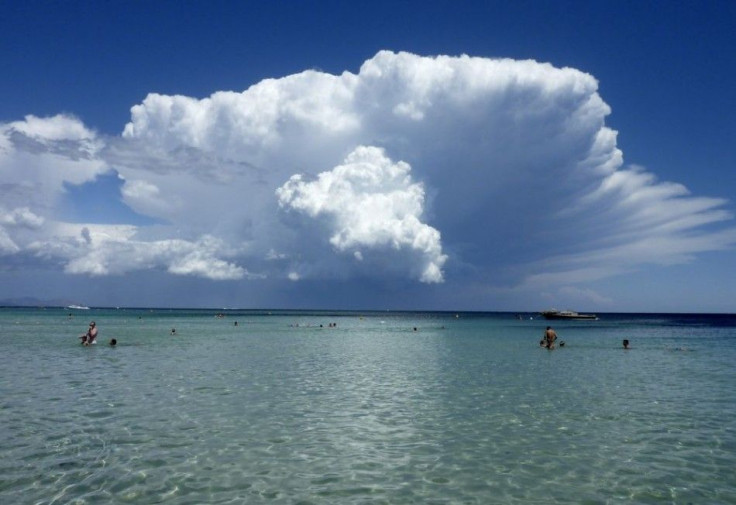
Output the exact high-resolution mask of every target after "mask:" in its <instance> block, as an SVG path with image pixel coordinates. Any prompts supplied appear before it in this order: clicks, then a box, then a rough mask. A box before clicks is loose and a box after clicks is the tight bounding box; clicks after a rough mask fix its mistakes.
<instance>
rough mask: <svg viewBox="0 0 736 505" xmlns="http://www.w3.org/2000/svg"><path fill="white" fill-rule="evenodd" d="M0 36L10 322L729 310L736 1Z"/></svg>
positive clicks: (60, 14)
mask: <svg viewBox="0 0 736 505" xmlns="http://www.w3.org/2000/svg"><path fill="white" fill-rule="evenodd" d="M2 11H3V16H2V17H1V18H0V56H1V58H0V61H1V62H2V68H3V71H2V78H0V92H1V93H2V95H3V100H2V102H0V195H2V197H1V198H0V300H3V299H12V298H18V297H35V298H39V299H64V300H69V301H70V302H76V303H84V304H88V305H113V306H114V305H126V306H136V305H139V306H206V307H256V308H260V307H273V308H281V307H285V308H289V307H295V308H307V307H309V308H355V309H445V310H512V311H521V310H541V309H544V308H547V307H551V306H555V307H558V308H567V307H572V308H577V309H579V310H595V311H618V310H620V311H673V312H683V311H698V312H709V311H712V312H734V311H736V302H735V301H734V300H736V285H734V283H733V282H732V278H733V273H734V272H736V254H735V253H734V246H736V231H735V230H736V224H735V223H734V212H735V211H736V205H735V203H734V202H736V189H735V188H736V176H735V175H734V173H735V171H734V162H735V161H736V157H734V155H733V151H732V146H733V144H734V140H736V121H734V120H733V116H732V114H733V111H734V110H736V95H734V93H733V91H732V88H733V82H734V79H735V78H736V63H734V61H733V58H732V56H731V55H732V53H733V51H734V49H736V34H735V33H734V32H735V30H733V25H734V20H736V5H735V4H734V3H733V2H677V3H675V2H667V3H664V2H620V1H618V2H606V1H601V2H542V1H534V2H523V1H521V2H396V1H394V2H381V1H378V2H376V1H372V2H166V1H159V2H34V1H30V2H23V3H20V2H16V3H6V4H5V5H3V7H2ZM463 55H466V56H463Z"/></svg>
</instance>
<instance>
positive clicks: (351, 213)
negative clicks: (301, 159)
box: [276, 146, 447, 282]
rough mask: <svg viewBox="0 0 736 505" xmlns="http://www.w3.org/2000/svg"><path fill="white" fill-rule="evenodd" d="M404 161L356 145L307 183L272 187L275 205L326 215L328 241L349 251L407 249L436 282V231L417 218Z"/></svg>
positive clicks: (418, 190)
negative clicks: (336, 163)
mask: <svg viewBox="0 0 736 505" xmlns="http://www.w3.org/2000/svg"><path fill="white" fill-rule="evenodd" d="M410 171H411V167H409V165H408V164H407V163H404V162H398V163H393V162H392V161H391V160H390V159H389V158H388V157H386V155H385V153H384V152H383V150H382V149H379V148H376V147H366V146H359V147H358V148H356V149H355V151H353V152H352V153H350V154H349V155H348V156H347V158H346V159H345V161H344V163H343V164H342V165H339V166H337V167H335V168H334V169H333V170H331V171H329V172H322V173H320V174H319V175H318V177H317V179H316V180H314V181H312V182H305V181H303V180H302V176H300V175H294V176H292V177H291V179H290V180H289V181H288V182H287V183H286V184H284V185H283V186H281V187H280V188H278V189H277V190H276V194H277V195H278V197H279V204H280V205H282V206H283V207H287V208H291V209H295V210H298V211H301V212H304V213H305V214H307V215H309V216H311V217H314V218H319V217H323V216H324V217H326V218H327V220H328V227H329V229H330V234H331V236H330V243H331V244H332V245H333V246H334V247H335V248H336V249H337V250H338V251H352V252H353V256H354V257H356V259H358V260H360V261H362V260H363V259H364V253H363V252H362V251H361V250H360V249H361V248H372V249H383V248H386V247H390V248H393V249H395V250H404V249H406V250H408V251H410V252H415V253H417V256H418V259H419V264H420V265H421V267H420V272H419V278H420V280H422V281H423V282H442V280H443V279H442V270H441V269H442V265H443V264H444V263H445V261H446V260H447V256H446V255H444V254H442V245H441V243H440V233H439V232H438V231H437V230H435V229H434V228H432V227H431V226H428V225H427V224H425V223H422V222H421V219H420V218H421V216H422V213H423V212H424V188H423V187H422V185H421V184H418V183H414V182H412V179H411V175H410Z"/></svg>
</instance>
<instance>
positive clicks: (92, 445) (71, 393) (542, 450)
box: [0, 308, 736, 505]
mask: <svg viewBox="0 0 736 505" xmlns="http://www.w3.org/2000/svg"><path fill="white" fill-rule="evenodd" d="M599 317H600V318H599V320H597V321H545V320H544V319H542V318H541V316H540V315H539V314H536V313H522V314H516V313H478V312H474V313H467V312H394V311H385V312H342V311H283V310H273V311H271V310H218V309H213V310H203V309H198V310H182V309H148V308H146V309H126V308H119V309H118V308H92V309H89V310H80V309H69V308H0V503H2V504H97V503H100V504H102V503H104V504H110V503H112V504H116V503H120V504H124V503H135V504H154V503H155V504H158V503H161V504H241V503H242V504H266V503H268V504H295V505H296V504H301V505H306V504H550V503H565V504H570V503H576V504H577V503H579V504H612V503H615V504H619V503H621V504H728V503H730V504H734V503H736V315H702V314H701V315H699V314H599ZM92 320H94V321H95V322H96V323H97V327H98V328H99V335H98V343H97V344H96V345H92V346H88V347H85V346H82V345H80V341H79V335H80V334H82V333H84V332H85V331H86V329H87V327H88V324H89V322H90V321H92ZM547 325H551V326H553V327H554V329H555V330H556V331H557V333H558V336H559V337H558V342H560V341H562V342H564V346H560V347H557V348H556V349H554V350H548V349H545V348H542V347H540V345H539V340H540V338H541V335H542V332H543V331H544V329H545V328H546V326H547ZM174 330H175V331H174ZM112 338H114V339H116V341H117V345H116V346H114V347H112V346H110V345H109V341H110V339H112ZM623 339H628V340H629V341H630V346H631V349H629V350H625V349H623V346H622V342H623Z"/></svg>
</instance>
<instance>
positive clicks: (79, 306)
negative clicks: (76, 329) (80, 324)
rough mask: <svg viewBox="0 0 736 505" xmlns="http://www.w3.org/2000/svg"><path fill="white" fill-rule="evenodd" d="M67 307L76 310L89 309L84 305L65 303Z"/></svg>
mask: <svg viewBox="0 0 736 505" xmlns="http://www.w3.org/2000/svg"><path fill="white" fill-rule="evenodd" d="M66 308H67V309H76V310H89V307H85V306H84V305H67V307H66Z"/></svg>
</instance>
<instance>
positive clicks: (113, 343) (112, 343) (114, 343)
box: [110, 338, 118, 346]
mask: <svg viewBox="0 0 736 505" xmlns="http://www.w3.org/2000/svg"><path fill="white" fill-rule="evenodd" d="M117 343H118V341H117V340H115V339H114V338H113V339H111V340H110V345H112V346H114V345H116V344H117Z"/></svg>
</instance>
